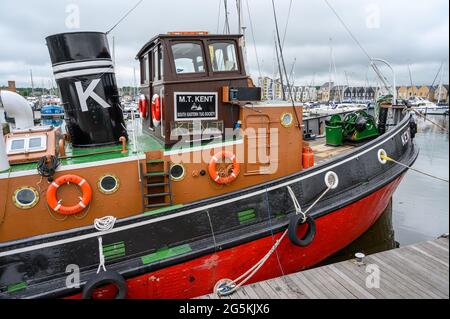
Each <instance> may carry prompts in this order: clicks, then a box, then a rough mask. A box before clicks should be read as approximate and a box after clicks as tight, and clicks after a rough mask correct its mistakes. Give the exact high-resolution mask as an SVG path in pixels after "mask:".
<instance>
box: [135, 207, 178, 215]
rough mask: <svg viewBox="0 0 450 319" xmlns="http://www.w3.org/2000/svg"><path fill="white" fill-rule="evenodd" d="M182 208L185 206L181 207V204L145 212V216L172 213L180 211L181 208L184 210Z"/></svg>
mask: <svg viewBox="0 0 450 319" xmlns="http://www.w3.org/2000/svg"><path fill="white" fill-rule="evenodd" d="M182 207H183V205H181V204H179V205H173V206H169V207H164V208H160V209H156V210H152V211H149V212H145V213H144V214H143V215H144V216H153V215H157V214H162V213H166V212H170V211H171V210H175V209H179V208H182Z"/></svg>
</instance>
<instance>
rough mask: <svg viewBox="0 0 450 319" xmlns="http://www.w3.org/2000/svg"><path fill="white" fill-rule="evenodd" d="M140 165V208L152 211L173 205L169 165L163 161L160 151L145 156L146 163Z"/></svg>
mask: <svg viewBox="0 0 450 319" xmlns="http://www.w3.org/2000/svg"><path fill="white" fill-rule="evenodd" d="M143 167H144V168H143V169H142V165H141V172H142V206H143V207H144V210H148V209H150V210H152V209H158V208H163V207H168V206H172V205H173V193H172V180H171V178H170V173H169V172H170V169H171V163H170V162H168V161H165V160H164V159H163V153H162V152H161V151H155V152H149V153H147V154H146V162H145V164H144V165H143Z"/></svg>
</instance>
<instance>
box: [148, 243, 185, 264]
mask: <svg viewBox="0 0 450 319" xmlns="http://www.w3.org/2000/svg"><path fill="white" fill-rule="evenodd" d="M191 251H192V248H191V246H190V245H189V244H186V245H182V246H177V247H173V248H167V247H165V248H161V249H160V250H158V251H157V252H155V253H153V254H150V255H147V256H143V257H141V260H142V264H143V265H147V264H150V263H153V262H155V261H160V260H163V259H167V258H170V257H175V256H179V255H183V254H186V253H189V252H191Z"/></svg>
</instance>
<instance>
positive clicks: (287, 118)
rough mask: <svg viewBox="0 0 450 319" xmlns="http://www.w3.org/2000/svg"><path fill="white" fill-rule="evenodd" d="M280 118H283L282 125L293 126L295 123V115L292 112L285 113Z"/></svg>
mask: <svg viewBox="0 0 450 319" xmlns="http://www.w3.org/2000/svg"><path fill="white" fill-rule="evenodd" d="M280 120H281V125H283V126H284V127H286V128H288V127H291V126H292V124H293V123H294V117H293V116H292V114H291V113H283V114H282V115H281V119H280Z"/></svg>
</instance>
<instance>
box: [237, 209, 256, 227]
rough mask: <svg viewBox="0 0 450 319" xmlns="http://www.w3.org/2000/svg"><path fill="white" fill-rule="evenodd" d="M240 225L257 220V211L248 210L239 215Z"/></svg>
mask: <svg viewBox="0 0 450 319" xmlns="http://www.w3.org/2000/svg"><path fill="white" fill-rule="evenodd" d="M238 218H239V223H240V224H241V225H242V224H245V223H249V222H252V221H255V220H256V211H255V210H254V209H247V210H244V211H243V212H240V213H238Z"/></svg>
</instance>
